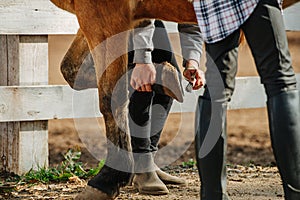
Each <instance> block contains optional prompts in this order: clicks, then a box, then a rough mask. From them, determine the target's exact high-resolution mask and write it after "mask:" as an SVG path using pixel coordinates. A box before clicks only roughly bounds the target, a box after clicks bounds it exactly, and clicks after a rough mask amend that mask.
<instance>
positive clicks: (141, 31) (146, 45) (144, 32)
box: [133, 20, 155, 64]
mask: <svg viewBox="0 0 300 200" xmlns="http://www.w3.org/2000/svg"><path fill="white" fill-rule="evenodd" d="M154 29H155V26H154V20H145V21H143V22H142V23H141V24H139V25H138V26H137V27H136V28H135V29H134V31H133V47H134V58H133V62H134V63H148V64H149V63H152V57H151V52H152V51H153V48H154V47H153V42H152V38H153V34H154Z"/></svg>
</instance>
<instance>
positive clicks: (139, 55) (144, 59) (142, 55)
mask: <svg viewBox="0 0 300 200" xmlns="http://www.w3.org/2000/svg"><path fill="white" fill-rule="evenodd" d="M133 62H134V63H144V64H150V63H152V56H151V51H150V50H146V49H136V50H135V51H134V59H133Z"/></svg>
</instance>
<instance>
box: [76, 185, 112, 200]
mask: <svg viewBox="0 0 300 200" xmlns="http://www.w3.org/2000/svg"><path fill="white" fill-rule="evenodd" d="M113 199H115V197H111V196H108V195H107V194H106V193H104V192H102V191H100V190H98V189H96V188H93V187H91V186H89V185H87V186H86V187H85V188H84V190H83V191H82V192H81V193H79V194H78V195H77V196H76V197H75V200H113Z"/></svg>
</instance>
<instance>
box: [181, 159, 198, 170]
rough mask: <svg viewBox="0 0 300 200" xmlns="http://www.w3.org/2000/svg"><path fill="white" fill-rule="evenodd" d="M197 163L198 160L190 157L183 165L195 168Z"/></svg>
mask: <svg viewBox="0 0 300 200" xmlns="http://www.w3.org/2000/svg"><path fill="white" fill-rule="evenodd" d="M196 164H197V162H196V161H194V159H192V158H191V159H189V160H188V161H187V162H182V164H181V165H182V167H184V168H193V167H195V166H196Z"/></svg>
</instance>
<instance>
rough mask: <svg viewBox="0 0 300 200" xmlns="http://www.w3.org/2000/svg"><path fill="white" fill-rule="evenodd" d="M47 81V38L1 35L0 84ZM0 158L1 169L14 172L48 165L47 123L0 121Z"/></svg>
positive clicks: (32, 83) (20, 172)
mask: <svg viewBox="0 0 300 200" xmlns="http://www.w3.org/2000/svg"><path fill="white" fill-rule="evenodd" d="M47 83H48V37H47V36H18V35H1V36H0V85H1V86H12V85H41V84H47ZM14 101H15V102H14V103H16V105H17V103H18V98H15V99H14ZM28 103H29V104H30V102H28ZM46 106H47V105H45V107H46ZM31 114H32V115H34V114H35V113H34V112H32V113H31ZM0 158H1V162H0V168H1V169H2V170H5V171H9V172H15V173H17V174H23V173H25V172H28V171H29V170H30V169H37V168H38V167H44V166H48V122H47V121H34V122H7V123H6V122H3V123H0Z"/></svg>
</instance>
